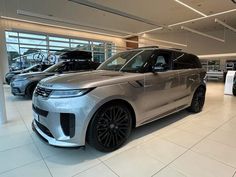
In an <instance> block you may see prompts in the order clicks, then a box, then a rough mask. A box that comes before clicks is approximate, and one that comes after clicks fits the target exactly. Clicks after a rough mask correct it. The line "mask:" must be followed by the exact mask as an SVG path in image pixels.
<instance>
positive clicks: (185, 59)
mask: <svg viewBox="0 0 236 177" xmlns="http://www.w3.org/2000/svg"><path fill="white" fill-rule="evenodd" d="M190 68H201V64H200V62H199V59H198V58H197V57H196V56H194V55H192V54H186V53H176V54H175V58H174V60H173V69H175V70H177V69H190Z"/></svg>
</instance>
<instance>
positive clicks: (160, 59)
mask: <svg viewBox="0 0 236 177" xmlns="http://www.w3.org/2000/svg"><path fill="white" fill-rule="evenodd" d="M170 61H171V53H158V54H157V55H156V57H155V58H154V63H153V66H155V68H156V69H157V70H158V69H160V70H163V71H165V70H169V69H170Z"/></svg>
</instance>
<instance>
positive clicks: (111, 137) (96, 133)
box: [87, 103, 132, 152]
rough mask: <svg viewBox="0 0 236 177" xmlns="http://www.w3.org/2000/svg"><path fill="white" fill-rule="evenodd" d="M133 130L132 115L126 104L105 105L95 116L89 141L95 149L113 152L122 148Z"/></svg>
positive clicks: (89, 129) (88, 137) (89, 132)
mask: <svg viewBox="0 0 236 177" xmlns="http://www.w3.org/2000/svg"><path fill="white" fill-rule="evenodd" d="M131 130H132V114H131V111H130V110H129V109H128V108H127V106H126V105H125V104H122V103H113V104H105V105H104V106H102V107H101V108H100V109H99V110H98V111H97V112H96V113H95V114H94V116H93V118H92V120H91V122H90V124H89V127H88V131H87V132H88V134H87V140H88V143H89V144H90V145H91V146H93V147H94V148H95V149H97V150H99V151H102V152H111V151H114V150H116V149H118V148H120V147H121V146H122V145H123V144H124V143H125V142H126V140H127V139H128V137H129V135H130V133H131Z"/></svg>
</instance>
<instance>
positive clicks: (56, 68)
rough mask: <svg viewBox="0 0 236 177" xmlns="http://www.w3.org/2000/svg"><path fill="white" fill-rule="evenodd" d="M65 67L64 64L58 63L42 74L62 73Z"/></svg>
mask: <svg viewBox="0 0 236 177" xmlns="http://www.w3.org/2000/svg"><path fill="white" fill-rule="evenodd" d="M65 67H66V63H65V62H59V63H57V64H55V65H52V66H50V67H49V68H48V69H46V70H44V72H49V73H54V72H61V71H64V70H65V69H64V68H65Z"/></svg>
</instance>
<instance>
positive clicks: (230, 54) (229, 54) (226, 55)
mask: <svg viewBox="0 0 236 177" xmlns="http://www.w3.org/2000/svg"><path fill="white" fill-rule="evenodd" d="M198 57H199V58H216V57H219V58H220V57H236V53H222V54H210V55H198Z"/></svg>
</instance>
